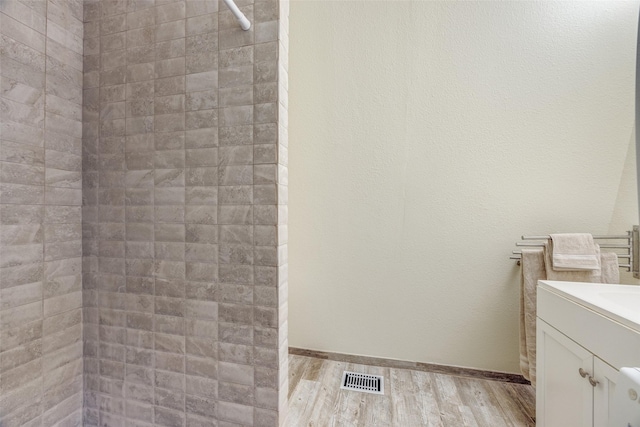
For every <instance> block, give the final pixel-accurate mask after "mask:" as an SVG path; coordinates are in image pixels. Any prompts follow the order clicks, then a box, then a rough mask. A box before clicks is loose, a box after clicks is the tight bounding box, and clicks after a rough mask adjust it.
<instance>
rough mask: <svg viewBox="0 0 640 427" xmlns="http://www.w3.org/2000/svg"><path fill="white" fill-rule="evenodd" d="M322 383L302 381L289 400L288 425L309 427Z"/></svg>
mask: <svg viewBox="0 0 640 427" xmlns="http://www.w3.org/2000/svg"><path fill="white" fill-rule="evenodd" d="M319 390H320V383H319V382H317V381H307V380H300V381H299V382H298V383H297V385H296V388H295V390H294V392H293V394H292V395H291V396H290V398H289V411H288V414H287V423H288V425H289V426H291V427H294V426H296V427H298V426H304V425H309V419H310V417H311V413H312V412H313V408H314V407H315V405H316V399H317V396H318V391H319Z"/></svg>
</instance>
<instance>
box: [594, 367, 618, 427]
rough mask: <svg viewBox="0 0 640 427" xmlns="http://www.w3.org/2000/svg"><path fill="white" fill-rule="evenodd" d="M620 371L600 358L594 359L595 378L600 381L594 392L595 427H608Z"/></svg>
mask: <svg viewBox="0 0 640 427" xmlns="http://www.w3.org/2000/svg"><path fill="white" fill-rule="evenodd" d="M617 377H618V371H617V370H616V369H615V368H613V367H612V366H610V365H608V364H607V363H606V362H604V361H603V360H601V359H599V358H598V357H595V356H594V358H593V378H594V379H595V380H596V381H598V384H596V386H595V388H594V390H593V425H594V426H608V425H609V415H610V412H609V411H610V408H612V406H611V403H612V401H613V395H614V393H615V391H616V383H615V381H616V378H617Z"/></svg>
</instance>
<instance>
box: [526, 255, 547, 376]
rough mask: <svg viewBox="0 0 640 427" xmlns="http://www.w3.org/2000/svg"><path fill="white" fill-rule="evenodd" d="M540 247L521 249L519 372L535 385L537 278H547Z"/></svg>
mask: <svg viewBox="0 0 640 427" xmlns="http://www.w3.org/2000/svg"><path fill="white" fill-rule="evenodd" d="M544 264H545V262H544V253H543V251H542V248H523V249H522V259H521V265H522V281H521V285H522V286H521V289H520V372H522V375H523V376H524V377H525V378H526V379H528V380H529V381H531V384H532V385H533V386H534V387H535V385H536V301H537V287H538V280H545V279H546V278H547V275H546V272H545V268H544Z"/></svg>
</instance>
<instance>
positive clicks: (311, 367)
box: [302, 358, 324, 381]
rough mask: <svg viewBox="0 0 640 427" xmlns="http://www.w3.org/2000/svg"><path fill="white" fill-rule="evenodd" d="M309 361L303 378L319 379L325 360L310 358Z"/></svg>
mask: <svg viewBox="0 0 640 427" xmlns="http://www.w3.org/2000/svg"><path fill="white" fill-rule="evenodd" d="M308 359H309V362H308V363H307V367H306V369H305V370H304V372H303V374H302V378H304V379H305V380H309V381H318V379H319V378H320V370H321V369H322V365H323V364H324V360H322V359H315V358H308Z"/></svg>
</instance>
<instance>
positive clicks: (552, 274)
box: [544, 242, 601, 283]
mask: <svg viewBox="0 0 640 427" xmlns="http://www.w3.org/2000/svg"><path fill="white" fill-rule="evenodd" d="M550 246H551V242H549V243H545V245H544V268H545V271H546V272H547V280H555V281H559V282H588V283H600V280H601V279H600V274H601V270H600V269H597V270H566V271H565V270H556V269H555V268H553V261H552V257H553V255H552V253H551V250H550ZM595 246H596V248H595V250H596V253H597V254H598V260H599V259H600V247H599V246H598V245H595Z"/></svg>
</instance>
